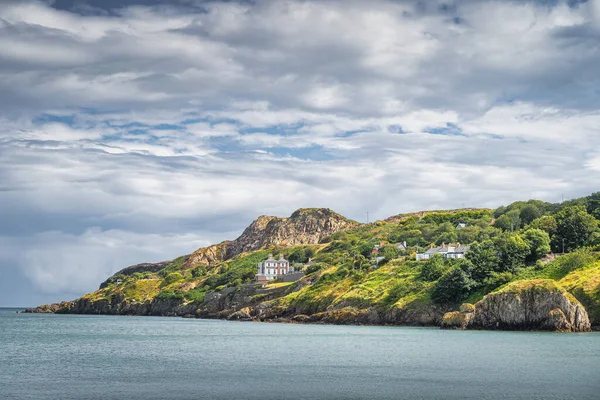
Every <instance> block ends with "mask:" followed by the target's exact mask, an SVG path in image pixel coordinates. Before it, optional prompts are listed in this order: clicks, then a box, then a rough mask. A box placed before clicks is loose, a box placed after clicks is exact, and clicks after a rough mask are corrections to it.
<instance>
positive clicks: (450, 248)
mask: <svg viewBox="0 0 600 400" xmlns="http://www.w3.org/2000/svg"><path fill="white" fill-rule="evenodd" d="M469 249H470V247H469V246H461V245H460V243H458V244H457V245H455V246H454V245H446V244H445V243H444V244H442V245H441V246H440V247H431V248H429V249H427V251H426V252H424V253H417V261H421V260H429V259H430V258H431V257H433V256H434V255H435V254H440V255H441V256H442V257H444V258H465V253H466V252H467V251H469Z"/></svg>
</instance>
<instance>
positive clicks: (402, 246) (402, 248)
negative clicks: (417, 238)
mask: <svg viewBox="0 0 600 400" xmlns="http://www.w3.org/2000/svg"><path fill="white" fill-rule="evenodd" d="M394 246H396V247H397V248H398V250H400V251H406V249H407V248H408V246H407V245H406V241H404V242H400V243H396V244H394Z"/></svg>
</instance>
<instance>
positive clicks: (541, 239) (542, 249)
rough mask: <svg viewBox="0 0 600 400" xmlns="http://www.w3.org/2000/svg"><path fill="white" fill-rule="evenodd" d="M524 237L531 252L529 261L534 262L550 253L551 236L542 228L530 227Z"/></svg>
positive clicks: (528, 257)
mask: <svg viewBox="0 0 600 400" xmlns="http://www.w3.org/2000/svg"><path fill="white" fill-rule="evenodd" d="M523 239H525V241H526V242H527V243H528V244H529V248H530V253H529V255H528V256H527V261H530V262H534V261H536V260H539V259H540V258H542V257H544V256H545V255H546V254H548V253H550V236H549V235H548V233H546V232H544V231H543V230H541V229H528V230H527V231H525V233H524V234H523Z"/></svg>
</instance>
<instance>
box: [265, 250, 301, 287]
mask: <svg viewBox="0 0 600 400" xmlns="http://www.w3.org/2000/svg"><path fill="white" fill-rule="evenodd" d="M293 272H294V268H293V267H291V266H290V262H289V261H288V260H286V259H285V258H283V254H282V255H280V256H279V260H276V259H274V258H273V254H269V258H267V260H266V261H263V262H259V263H258V273H257V274H256V281H257V282H267V281H272V280H273V279H276V278H279V277H280V276H282V275H287V274H290V273H293Z"/></svg>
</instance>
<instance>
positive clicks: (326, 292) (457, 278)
mask: <svg viewBox="0 0 600 400" xmlns="http://www.w3.org/2000/svg"><path fill="white" fill-rule="evenodd" d="M491 220H492V215H491V212H490V210H485V209H465V210H451V211H449V212H446V213H445V212H442V211H436V212H422V213H414V214H411V215H410V216H407V217H398V216H397V217H393V218H391V219H390V220H389V221H385V220H384V221H377V222H376V223H372V224H364V225H361V224H358V223H356V222H353V221H350V220H348V219H346V218H344V217H342V216H340V215H339V214H336V213H334V212H333V211H331V210H328V209H301V210H298V211H296V212H295V213H293V214H292V215H291V216H290V217H288V218H278V217H266V216H262V217H259V218H258V219H256V220H255V221H254V222H252V224H250V226H248V227H247V228H246V229H245V230H244V231H243V232H242V234H241V235H240V236H239V237H238V238H237V239H235V240H232V241H226V242H222V243H219V244H216V245H213V246H209V247H206V248H202V249H199V250H197V251H196V252H194V253H193V254H192V255H190V256H182V257H179V258H177V259H175V260H172V261H168V262H163V263H155V264H138V265H134V266H131V267H128V268H125V269H123V270H121V271H119V273H117V274H115V275H114V276H112V277H111V278H109V279H108V280H106V281H105V282H104V283H103V284H102V285H101V287H100V289H99V290H97V291H95V292H93V293H89V294H86V295H85V296H82V297H81V298H79V299H77V300H74V301H71V302H63V303H60V304H53V305H48V306H41V307H38V308H36V309H30V310H28V311H29V312H55V313H76V314H119V315H164V316H185V317H197V318H227V319H236V320H254V321H289V322H309V323H332V324H376V325H410V326H443V327H445V328H459V329H515V330H516V329H531V330H561V331H586V330H588V329H589V327H590V323H591V325H592V326H598V325H599V322H600V262H598V257H597V255H596V254H594V253H593V252H590V251H588V250H581V251H575V252H572V253H570V254H567V255H564V256H560V257H548V258H544V260H545V261H539V262H537V263H536V262H535V260H533V261H528V260H525V259H524V258H523V259H522V261H521V263H520V264H516V265H514V266H511V267H510V269H509V267H508V266H506V265H504V264H505V263H507V262H512V260H514V259H515V258H511V259H506V260H505V259H500V258H497V259H496V263H489V262H487V261H488V260H489V259H490V257H499V254H500V253H499V251H500V250H498V249H502V251H505V249H506V247H502V248H500V247H498V249H495V248H494V246H496V245H497V246H505V245H506V244H507V243H508V244H511V243H513V242H507V241H506V240H505V239H506V238H507V235H510V236H514V235H519V234H518V233H509V232H504V233H502V231H501V230H500V229H498V228H496V227H494V226H493V225H491V224H490V222H491ZM457 222H462V223H465V224H467V226H468V228H466V229H464V228H463V227H457V225H458V224H457ZM533 233H536V235H534V236H533V237H534V238H536V240H537V239H539V238H540V235H539V231H537V232H533ZM523 237H526V238H527V237H528V236H526V235H524V233H523ZM481 238H483V239H481ZM485 238H499V239H500V240H499V241H498V242H497V244H496V242H494V241H493V240H492V239H487V240H488V242H487V245H486V246H485V247H480V248H479V250H478V251H479V252H480V254H479V255H480V257H473V258H470V257H468V258H469V259H468V260H464V259H462V260H461V259H446V260H444V259H443V258H441V257H440V258H435V259H432V260H430V261H416V260H415V254H414V252H415V251H416V250H417V247H416V245H415V244H414V243H417V244H419V247H420V248H423V246H422V243H441V242H448V241H449V240H456V239H458V240H460V242H462V243H474V241H476V240H486V239H485ZM541 239H543V235H542V237H541ZM494 240H495V239H494ZM402 241H407V243H408V249H404V248H399V247H397V246H396V245H394V243H398V242H402ZM411 243H413V244H412V246H414V247H411ZM514 243H517V244H519V243H525V246H522V248H521V247H518V248H516V250H518V251H521V250H524V251H528V252H529V251H530V250H531V248H530V247H529V244H527V242H525V241H524V239H523V238H522V237H521V238H520V241H514ZM473 247H475V248H476V247H477V246H472V248H473ZM511 249H512V248H511ZM490 250H491V251H490ZM481 251H485V253H481ZM510 251H513V250H510ZM269 253H272V254H273V255H274V256H275V257H279V256H283V257H285V258H286V259H288V260H290V261H291V262H292V264H294V266H295V267H296V269H302V270H303V272H304V275H303V277H302V278H301V279H300V280H298V281H296V282H276V281H275V282H274V281H271V282H269V283H268V284H265V285H264V286H263V285H259V284H256V283H254V282H255V274H256V265H257V263H258V262H261V261H264V260H265V259H266V258H267V257H268V255H269ZM482 255H484V256H485V257H483V258H482V257H481V256H482ZM517 256H519V255H518V254H516V253H515V257H517ZM525 256H526V255H525V254H522V255H521V257H525ZM478 260H483V261H484V262H485V263H481V264H478V263H479V261H478ZM490 268H492V269H490ZM507 283H508V284H507ZM465 300H467V301H470V302H471V303H476V304H475V305H464V306H463V307H461V308H460V310H459V311H454V312H450V311H453V310H456V309H457V308H458V305H459V304H460V303H461V302H463V301H465ZM586 309H587V313H586ZM449 312H450V313H449ZM588 313H589V314H588Z"/></svg>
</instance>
